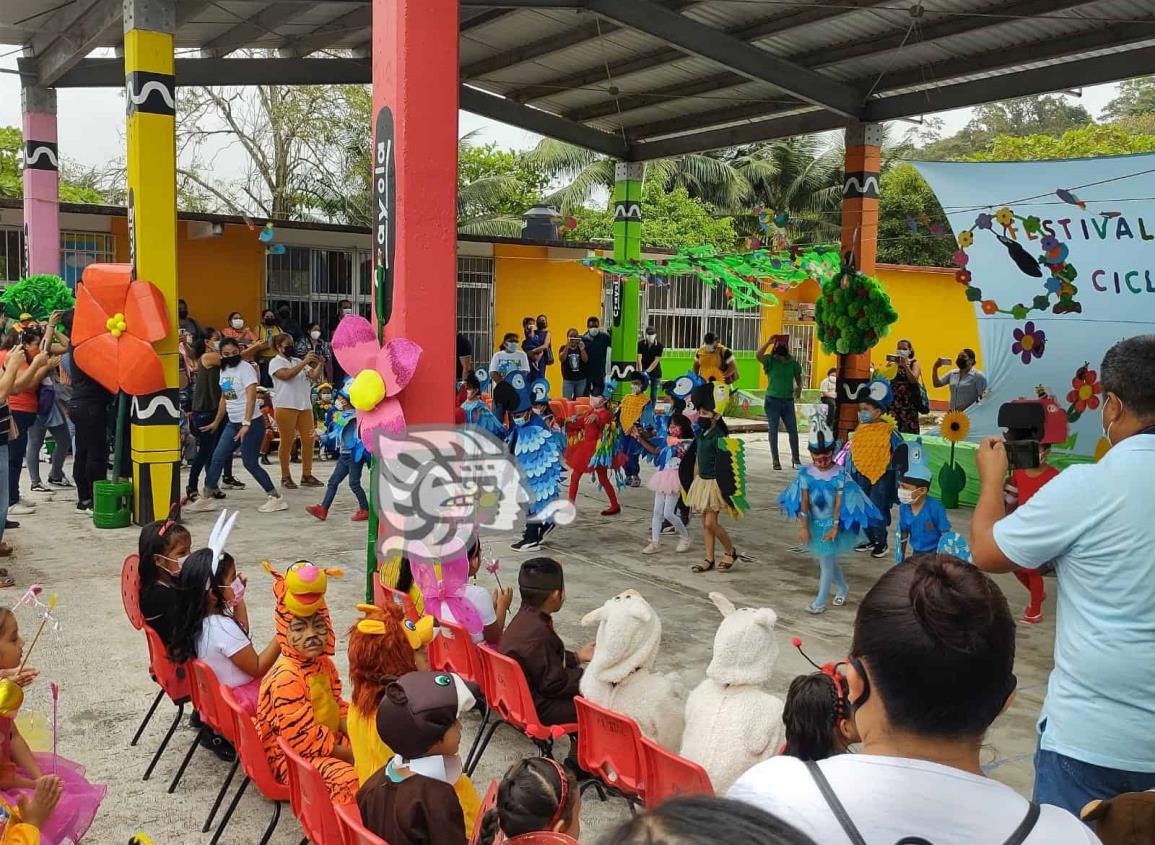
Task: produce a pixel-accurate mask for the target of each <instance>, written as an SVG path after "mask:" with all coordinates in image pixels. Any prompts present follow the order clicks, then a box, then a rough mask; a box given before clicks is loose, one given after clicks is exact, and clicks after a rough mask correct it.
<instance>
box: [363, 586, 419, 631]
mask: <svg viewBox="0 0 1155 845" xmlns="http://www.w3.org/2000/svg"><path fill="white" fill-rule="evenodd" d="M378 587H380V592H379V593H378V591H377V588H378ZM373 592H374V593H375V594H376V600H377V604H378V605H380V606H381V607H384V606H385V602H389V601H391V602H393V603H394V604H395V605H397V606H398V607H400V608H401V609H402V610H403V611H404V612H405V618H406V619H409V620H411V621H413V622H416V621H417V620H418V619H420V618H421V614H419V613H418V612H417V606H416V605H414V604H413V599H412V598H410V597H409V594H408V593H403V592H401V591H400V590H397V589H394V588H393V587H390V586H389V585H388V584H382V583H381V576H380V575H378V576H377V577H376V578H374V579H373Z"/></svg>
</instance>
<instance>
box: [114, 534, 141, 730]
mask: <svg viewBox="0 0 1155 845" xmlns="http://www.w3.org/2000/svg"><path fill="white" fill-rule="evenodd" d="M120 599H121V601H123V602H124V613H125V615H126V616H127V617H128V621H129V622H131V623H132V627H134V628H136V630H138V631H139V630H140V629H141V628H143V627H144V613H143V612H142V611H141V609H140V555H137V554H131V555H129V556H128V557H126V558H125V559H124V566H122V567H121V568H120ZM133 744H134V745H135V744H136V743H133Z"/></svg>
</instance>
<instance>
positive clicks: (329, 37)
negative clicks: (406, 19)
mask: <svg viewBox="0 0 1155 845" xmlns="http://www.w3.org/2000/svg"><path fill="white" fill-rule="evenodd" d="M372 25H373V7H372V5H366V6H361V7H360V8H357V9H354V10H353V11H351V12H346V13H345V14H343V15H338V16H337V17H335V18H333V20H331V21H328V22H327V23H324V24H322V25H321V26H319V27H318V28H317V29H316V30H314V31H313V32H310V33H309V34H308V35H302V36H301V37H300V38H293V39H290V40H288V41H286V42H285V43H284V44H282V45H281V46H280V48H279V50H278V52H279V53H280V55H281V56H282V57H286V58H295V57H300V56H307V55H309V54H310V53H315V52H317V51H318V50H324V49H325V48H326V47H330V46H332V45H333V44H335V43H336V42H338V41H340V40H341V39H342V38H344V37H345V36H346V35H348V34H349V33H351V32H356V31H357V30H361V29H367V28H369V27H371V26H372Z"/></svg>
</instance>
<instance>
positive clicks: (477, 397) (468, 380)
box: [461, 373, 508, 439]
mask: <svg viewBox="0 0 1155 845" xmlns="http://www.w3.org/2000/svg"><path fill="white" fill-rule="evenodd" d="M462 392H463V394H464V395H463V398H462V401H461V422H462V424H463V425H475V426H477V427H478V428H484V429H485V430H486V431H488V432H489V433H490V434H492V435H495V436H497V437H500V438H502V439H504V438H505V436H506V434H507V433H508V432H507V431H506V430H505V426H503V425H502V424H501V423H500V422H498V419H497V417H495V416H494V415H493V411H491V410H489V406H488V405H486V404H485V400H484V399H483V398H482V396H481V381H480V380H479V379H478V377H477V373H466V374H465V381H464V382H463V384H462Z"/></svg>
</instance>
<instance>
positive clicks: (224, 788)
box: [201, 755, 241, 833]
mask: <svg viewBox="0 0 1155 845" xmlns="http://www.w3.org/2000/svg"><path fill="white" fill-rule="evenodd" d="M240 765H241V758H240V755H238V756H237V759H236V760H233V767H232V768H231V769H229V774H228V776H227V777H226V778H225V782H224V783H222V784H221V788H220V791H219V792H217V800H216V801H214V802H213V808H212V809H211V810H209V817H208V818H207V819H205V826H204V827H202V828H201V833H208V832H209V828H211V827H212V826H213V819H214V818H215V817H216V814H217V810H219V809H220V808H221V802H222V801H224V800H225V793H226V792H228V791H229V786H230V785H231V784H232V782H233V775H235V774H236V773H237V769H238V768H239V767H240Z"/></svg>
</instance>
